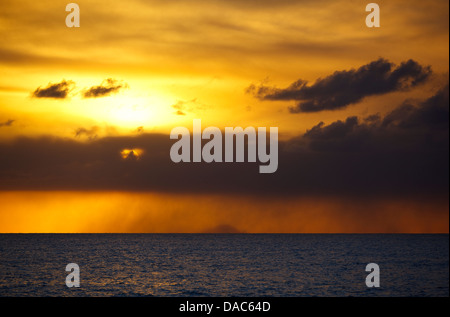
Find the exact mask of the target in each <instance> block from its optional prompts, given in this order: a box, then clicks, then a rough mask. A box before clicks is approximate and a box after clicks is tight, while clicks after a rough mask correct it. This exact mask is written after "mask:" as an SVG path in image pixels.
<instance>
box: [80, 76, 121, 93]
mask: <svg viewBox="0 0 450 317" xmlns="http://www.w3.org/2000/svg"><path fill="white" fill-rule="evenodd" d="M123 88H128V85H127V84H126V83H122V82H120V81H118V80H116V79H113V78H108V79H105V80H104V81H103V82H102V83H101V84H100V85H98V86H93V87H91V88H89V89H88V90H86V91H85V92H84V93H83V97H84V98H99V97H106V96H109V95H111V94H115V93H118V92H119V90H120V89H123Z"/></svg>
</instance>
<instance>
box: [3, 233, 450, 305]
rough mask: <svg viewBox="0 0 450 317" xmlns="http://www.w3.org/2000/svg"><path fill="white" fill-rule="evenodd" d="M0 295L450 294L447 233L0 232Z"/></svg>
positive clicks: (278, 295)
mask: <svg viewBox="0 0 450 317" xmlns="http://www.w3.org/2000/svg"><path fill="white" fill-rule="evenodd" d="M372 262H374V263H377V264H378V265H379V267H380V281H381V287H380V288H368V287H367V286H366V284H365V278H366V275H367V274H369V273H367V272H365V267H366V265H367V264H368V263H372ZM68 263H77V264H78V265H79V267H80V280H81V282H80V287H79V288H75V287H74V288H68V287H67V286H66V284H65V279H66V276H67V274H69V272H66V271H65V267H66V265H67V264H68ZM0 296H250V297H254V296H277V297H280V296H282V297H285V296H286V297H287V296H449V236H448V235H447V234H446V235H404V234H401V235H337V234H330V235H325V234H317V235H316V234H28V235H22V234H3V235H0Z"/></svg>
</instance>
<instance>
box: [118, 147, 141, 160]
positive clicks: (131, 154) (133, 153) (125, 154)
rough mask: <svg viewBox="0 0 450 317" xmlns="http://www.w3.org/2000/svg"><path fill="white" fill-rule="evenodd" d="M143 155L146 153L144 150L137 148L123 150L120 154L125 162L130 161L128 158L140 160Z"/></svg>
mask: <svg viewBox="0 0 450 317" xmlns="http://www.w3.org/2000/svg"><path fill="white" fill-rule="evenodd" d="M143 153H144V150H143V149H139V148H136V149H123V150H122V151H121V152H120V155H121V156H122V158H123V159H124V160H125V159H128V158H135V159H139V158H140V157H141V156H142V154H143Z"/></svg>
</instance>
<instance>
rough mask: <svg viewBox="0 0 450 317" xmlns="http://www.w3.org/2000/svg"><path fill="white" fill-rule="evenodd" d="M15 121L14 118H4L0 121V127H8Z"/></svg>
mask: <svg viewBox="0 0 450 317" xmlns="http://www.w3.org/2000/svg"><path fill="white" fill-rule="evenodd" d="M15 121H16V120H12V119H9V120H6V121H5V122H0V128H1V127H10V126H12V124H13V123H14V122H15Z"/></svg>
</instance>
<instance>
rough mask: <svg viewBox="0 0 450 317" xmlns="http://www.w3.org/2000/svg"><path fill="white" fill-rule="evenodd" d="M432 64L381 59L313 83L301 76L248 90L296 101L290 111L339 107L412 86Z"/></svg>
mask: <svg viewBox="0 0 450 317" xmlns="http://www.w3.org/2000/svg"><path fill="white" fill-rule="evenodd" d="M431 73H432V72H431V68H430V67H429V66H422V65H420V64H419V63H417V62H415V61H413V60H408V61H406V62H403V63H401V64H400V65H399V66H397V67H396V66H395V65H394V64H393V63H391V62H389V61H387V60H385V59H381V58H380V59H378V60H376V61H373V62H371V63H369V64H366V65H363V66H361V67H360V68H358V69H352V70H344V71H336V72H334V73H333V74H331V75H329V76H327V77H325V78H320V79H317V80H316V82H315V83H314V84H312V85H308V82H307V81H305V80H303V79H299V80H297V81H295V82H294V83H292V84H291V85H290V86H289V87H287V88H276V87H269V86H266V85H260V86H256V85H251V86H250V87H248V88H247V92H248V93H251V94H253V95H254V96H255V97H257V98H259V99H261V100H286V101H292V100H294V101H297V104H296V105H295V106H294V107H291V108H289V110H290V112H291V113H299V112H318V111H324V110H336V109H342V108H345V107H347V106H348V105H351V104H355V103H358V102H360V101H361V100H362V99H363V98H365V97H368V96H373V95H381V94H386V93H389V92H394V91H403V90H408V89H411V88H413V87H415V86H417V85H418V84H420V83H423V82H424V81H426V80H427V79H428V78H429V76H430V75H431Z"/></svg>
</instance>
